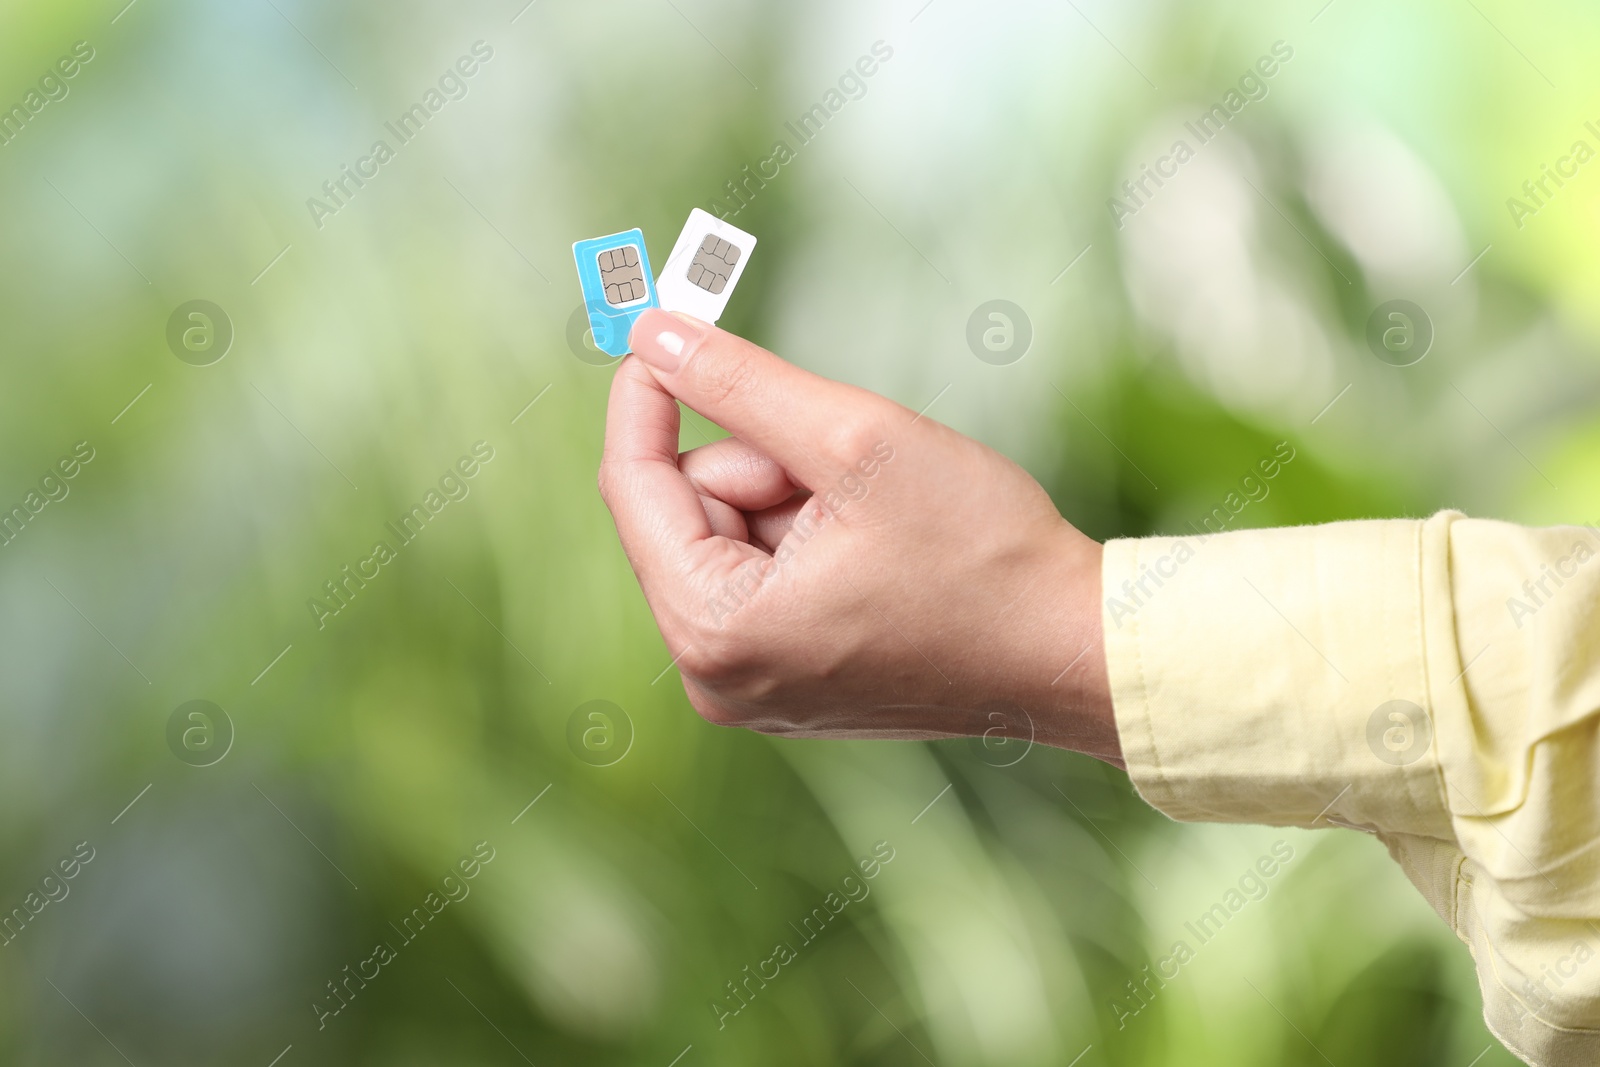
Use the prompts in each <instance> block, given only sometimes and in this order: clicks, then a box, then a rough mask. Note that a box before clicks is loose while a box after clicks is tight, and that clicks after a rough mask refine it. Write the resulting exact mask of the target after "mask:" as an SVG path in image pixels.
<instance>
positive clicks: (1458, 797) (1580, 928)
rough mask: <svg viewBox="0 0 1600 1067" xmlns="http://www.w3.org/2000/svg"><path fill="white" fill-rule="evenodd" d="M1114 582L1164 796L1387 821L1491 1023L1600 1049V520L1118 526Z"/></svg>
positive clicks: (1393, 850) (1555, 1064)
mask: <svg viewBox="0 0 1600 1067" xmlns="http://www.w3.org/2000/svg"><path fill="white" fill-rule="evenodd" d="M1591 561H1594V562H1591ZM1102 583H1103V592H1104V598H1105V600H1104V605H1103V610H1102V619H1103V624H1104V630H1105V641H1106V660H1107V666H1108V671H1109V675H1110V682H1111V690H1112V700H1113V704H1114V706H1115V710H1116V717H1117V729H1118V734H1119V736H1120V738H1121V742H1122V754H1123V758H1124V759H1125V760H1126V762H1127V767H1128V773H1129V775H1130V777H1131V778H1132V779H1133V782H1134V785H1135V787H1136V788H1137V789H1138V790H1139V793H1140V794H1141V795H1142V796H1143V797H1144V798H1145V799H1146V800H1147V801H1148V802H1149V803H1150V804H1152V805H1153V806H1154V807H1156V808H1158V809H1159V810H1161V811H1163V812H1165V813H1166V814H1167V815H1169V816H1171V817H1172V818H1174V819H1180V820H1187V821H1215V822H1251V823H1266V824H1271V825H1293V826H1301V827H1310V828H1315V827H1326V826H1330V825H1331V826H1349V827H1354V828H1358V829H1362V830H1367V831H1370V832H1373V833H1375V834H1377V835H1378V837H1379V838H1380V839H1382V840H1383V842H1384V843H1385V844H1386V845H1387V846H1388V848H1389V851H1390V854H1391V855H1392V856H1393V857H1394V859H1395V860H1396V861H1397V862H1398V863H1399V864H1400V866H1401V867H1402V869H1403V870H1404V871H1405V873H1406V874H1407V876H1409V877H1410V879H1411V881H1412V882H1413V884H1415V885H1416V887H1417V888H1418V889H1419V890H1420V891H1421V892H1422V894H1423V895H1424V897H1426V898H1427V900H1428V902H1429V903H1430V904H1431V905H1432V906H1433V908H1434V910H1435V911H1436V912H1437V913H1438V914H1439V915H1440V916H1441V917H1442V918H1443V919H1444V920H1445V921H1446V922H1448V923H1449V924H1450V926H1451V928H1452V930H1454V932H1455V933H1456V935H1457V936H1458V937H1459V938H1460V939H1461V940H1462V941H1463V942H1464V943H1465V944H1466V945H1467V946H1468V948H1469V949H1470V950H1471V952H1472V955H1473V960H1474V963H1475V965H1476V967H1477V971H1478V977H1479V985H1480V989H1481V991H1482V993H1483V999H1484V1017H1485V1020H1486V1022H1487V1024H1488V1026H1489V1028H1490V1030H1491V1031H1492V1032H1493V1033H1494V1034H1495V1035H1496V1036H1497V1037H1499V1038H1500V1039H1501V1041H1502V1042H1504V1043H1505V1045H1506V1046H1507V1047H1508V1048H1509V1049H1511V1051H1513V1052H1514V1053H1516V1054H1517V1055H1518V1056H1520V1057H1522V1058H1523V1059H1524V1060H1525V1061H1526V1062H1528V1063H1530V1064H1535V1065H1539V1067H1568V1065H1578V1064H1584V1065H1589V1064H1595V1063H1600V531H1596V530H1595V529H1594V528H1592V527H1576V526H1569V527H1554V528H1549V529H1538V530H1535V529H1529V528H1525V527H1519V526H1514V525H1511V524H1508V523H1499V522H1490V521H1485V520H1474V519H1467V518H1465V517H1463V516H1462V515H1460V514H1458V513H1456V512H1442V513H1440V514H1438V515H1435V516H1434V517H1433V518H1431V519H1428V520H1426V521H1421V520H1388V521H1372V522H1350V523H1336V524H1332V525H1327V526H1314V527H1294V528H1286V529H1272V530H1244V531H1236V532H1231V533H1225V534H1216V535H1211V536H1204V537H1199V536H1196V537H1183V538H1159V537H1158V538H1145V539H1140V540H1121V541H1112V542H1110V543H1108V544H1107V545H1106V546H1105V554H1104V563H1103V569H1102Z"/></svg>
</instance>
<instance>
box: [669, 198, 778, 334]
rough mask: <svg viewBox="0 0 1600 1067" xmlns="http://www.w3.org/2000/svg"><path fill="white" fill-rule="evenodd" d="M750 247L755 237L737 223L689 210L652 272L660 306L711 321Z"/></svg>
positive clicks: (716, 316)
mask: <svg viewBox="0 0 1600 1067" xmlns="http://www.w3.org/2000/svg"><path fill="white" fill-rule="evenodd" d="M755 247H756V239H755V238H754V237H751V236H750V235H749V234H747V233H745V232H744V231H743V230H741V229H739V227H737V226H734V225H732V224H731V223H727V222H723V221H722V220H721V219H719V218H717V217H716V216H714V215H711V214H710V213H708V212H705V211H701V210H700V209H699V208H695V209H694V210H693V211H691V212H689V221H688V222H686V223H684V226H683V232H682V233H680V234H679V235H678V243H677V244H675V245H673V246H672V255H670V256H668V257H667V263H666V266H664V267H662V268H661V273H660V274H659V275H658V276H657V277H656V296H657V297H658V298H659V299H660V301H661V308H662V310H663V311H682V312H684V313H685V314H689V315H693V316H694V317H695V318H697V319H700V320H701V321H702V322H711V323H714V322H716V321H717V320H718V319H719V318H721V317H722V310H723V309H724V308H726V307H727V306H728V298H729V297H730V296H732V295H733V287H734V286H735V285H738V284H739V276H740V275H741V274H743V273H744V268H745V264H746V263H749V262H750V253H751V252H753V251H755Z"/></svg>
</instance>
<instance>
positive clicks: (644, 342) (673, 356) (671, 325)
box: [630, 308, 709, 374]
mask: <svg viewBox="0 0 1600 1067" xmlns="http://www.w3.org/2000/svg"><path fill="white" fill-rule="evenodd" d="M707 329H709V327H707V326H706V324H705V323H703V322H701V321H700V320H699V319H696V318H694V317H692V316H689V315H681V314H679V313H677V312H673V313H671V314H668V313H667V312H664V311H660V310H658V309H655V308H652V309H651V310H649V311H646V312H645V313H644V314H643V315H640V316H639V319H638V321H637V322H635V323H634V324H633V334H632V337H631V338H630V340H631V341H632V343H633V352H634V355H636V356H638V357H639V358H640V359H642V360H644V361H645V362H646V363H648V364H649V365H650V366H652V367H654V368H655V369H656V370H659V371H665V372H667V373H669V374H670V373H671V372H673V371H675V370H677V369H678V367H679V366H681V365H682V363H683V359H684V355H685V353H687V352H688V351H689V349H690V348H691V347H692V346H693V345H694V343H695V342H696V341H698V340H699V339H700V338H701V337H702V336H703V335H704V333H705V331H706V330H707Z"/></svg>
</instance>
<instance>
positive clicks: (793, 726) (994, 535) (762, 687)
mask: <svg viewBox="0 0 1600 1067" xmlns="http://www.w3.org/2000/svg"><path fill="white" fill-rule="evenodd" d="M632 342H633V349H634V352H635V353H636V355H634V356H630V357H628V358H627V359H625V360H624V361H623V362H622V364H621V366H620V367H618V369H617V372H616V378H615V380H614V382H613V384H612V389H611V402H610V409H609V412H608V414H607V425H606V447H605V458H604V460H603V462H602V463H601V466H600V492H601V495H602V496H603V497H604V498H605V501H606V504H607V506H608V507H610V509H611V512H612V515H613V517H614V518H615V520H616V524H617V532H618V534H619V536H620V537H621V538H622V545H623V549H624V550H625V551H626V552H627V554H628V559H629V560H630V562H631V563H632V564H633V569H634V573H635V574H636V575H638V578H639V584H640V585H641V587H642V588H643V589H644V594H645V597H646V599H647V600H648V601H649V603H650V608H651V611H652V612H653V613H654V615H655V619H656V623H657V625H658V626H660V628H661V633H662V636H663V637H664V638H665V639H666V643H667V647H668V649H669V650H670V651H671V652H672V654H673V655H674V656H675V657H676V662H677V665H678V669H679V671H680V672H681V673H682V675H683V681H684V688H685V689H686V690H687V692H688V695H689V700H690V702H691V703H692V704H693V705H694V706H695V708H696V709H697V710H698V711H699V712H700V714H701V715H702V716H704V717H705V718H706V719H707V720H709V721H711V722H715V723H720V724H723V725H728V726H745V727H749V728H751V729H755V730H760V731H763V732H766V733H781V734H789V735H794V736H803V737H893V738H933V737H949V736H957V735H979V734H983V733H984V732H985V731H991V732H992V731H995V730H996V729H997V728H1001V729H1003V730H1004V731H1005V734H1006V735H1007V736H1008V737H1012V738H1016V737H1024V738H1026V737H1035V738H1036V739H1037V740H1039V741H1040V742H1043V743H1046V744H1051V745H1056V746H1058V747H1062V748H1071V749H1076V750H1079V751H1084V752H1088V753H1090V754H1091V755H1095V756H1098V757H1100V758H1102V759H1106V760H1108V761H1109V762H1113V763H1118V764H1119V765H1120V758H1119V757H1120V748H1119V746H1118V743H1117V733H1116V725H1115V722H1114V719H1113V716H1112V710H1111V699H1110V695H1109V691H1108V688H1107V682H1106V670H1105V652H1104V646H1103V642H1102V639H1101V631H1100V546H1099V545H1098V544H1097V543H1095V542H1094V541H1092V540H1090V539H1089V538H1087V537H1084V536H1083V535H1082V534H1080V533H1079V532H1078V531H1077V530H1075V529H1073V527H1072V526H1070V525H1068V524H1067V523H1066V522H1065V521H1064V520H1063V519H1062V518H1061V516H1060V515H1059V514H1057V512H1056V509H1055V507H1054V506H1053V505H1052V504H1051V502H1050V498H1049V497H1048V496H1047V495H1046V494H1045V492H1044V490H1043V489H1041V488H1040V487H1039V485H1038V483H1037V482H1035V481H1034V480H1033V479H1032V478H1031V477H1029V476H1028V474H1027V473H1026V472H1025V471H1023V470H1022V468H1020V467H1018V466H1017V465H1016V464H1015V463H1012V462H1011V461H1010V460H1008V459H1006V458H1005V457H1003V456H1001V455H1000V454H999V453H997V452H995V451H993V450H992V449H989V448H987V447H985V446H983V445H981V444H978V443H977V442H976V441H973V440H971V439H969V438H966V437H963V436H962V435H960V434H958V433H956V432H955V431H953V430H951V429H949V428H947V427H945V426H941V425H940V424H939V423H936V422H934V421H933V420H931V419H928V418H923V417H918V416H917V415H916V414H915V413H914V412H911V411H909V410H907V409H906V408H903V407H901V406H900V405H899V404H896V403H894V402H893V401H890V400H887V399H885V398H883V397H880V396H877V395H876V394H874V393H870V392H867V391H866V390H863V389H858V388H855V387H854V386H849V385H843V384H840V383H837V382H832V381H829V380H827V379H825V378H821V377H818V376H816V375H814V374H810V373H808V372H806V371H803V370H800V369H799V368H797V367H794V366H791V365H790V364H788V363H785V362H784V361H783V360H781V359H779V358H778V357H777V356H774V355H773V354H772V353H770V352H767V351H765V350H764V349H761V348H758V347H756V346H755V345H753V344H750V343H749V342H747V341H744V340H742V339H740V338H738V337H735V336H733V335H732V334H729V333H726V332H724V331H722V330H719V329H716V328H715V327H713V326H709V325H707V324H705V323H702V322H699V321H698V320H694V319H690V318H688V317H687V316H677V315H669V314H667V313H665V312H661V311H654V310H653V311H648V312H646V313H645V314H644V315H642V316H640V318H639V320H638V322H637V323H636V324H635V325H634V329H633V334H632ZM679 400H681V401H683V403H685V404H687V405H688V406H689V407H691V408H693V409H694V410H695V411H697V412H699V413H700V414H701V415H704V416H705V417H706V418H708V419H710V420H711V421H713V422H715V423H717V424H718V425H720V426H723V427H725V428H726V429H727V430H728V431H729V432H730V433H731V434H732V435H733V436H732V437H731V438H729V439H726V440H723V441H718V442H716V443H715V444H711V445H707V446H705V447H703V448H697V449H694V450H692V451H689V452H685V453H683V454H682V455H680V454H679V453H678V422H679V420H678V405H677V401H679Z"/></svg>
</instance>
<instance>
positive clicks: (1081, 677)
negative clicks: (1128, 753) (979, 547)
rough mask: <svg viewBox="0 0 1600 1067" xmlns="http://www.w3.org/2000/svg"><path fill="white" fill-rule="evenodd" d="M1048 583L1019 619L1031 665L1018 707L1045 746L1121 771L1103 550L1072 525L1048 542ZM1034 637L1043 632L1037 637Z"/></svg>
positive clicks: (1045, 563) (1044, 570)
mask: <svg viewBox="0 0 1600 1067" xmlns="http://www.w3.org/2000/svg"><path fill="white" fill-rule="evenodd" d="M1047 542H1048V543H1047V544H1046V546H1045V548H1044V556H1043V558H1042V559H1041V560H1040V566H1041V571H1042V573H1043V574H1044V575H1045V580H1044V581H1042V582H1040V583H1039V584H1040V587H1041V589H1042V591H1043V595H1042V596H1041V597H1036V598H1034V610H1033V611H1032V612H1031V613H1021V614H1019V616H1018V617H1017V619H1016V622H1017V625H1018V627H1019V628H1021V627H1026V629H1027V631H1028V633H1027V636H1024V635H1023V634H1022V633H1018V634H1017V635H1016V636H1017V637H1018V638H1019V645H1020V646H1021V647H1024V648H1026V649H1028V650H1029V657H1028V658H1029V660H1030V662H1028V663H1026V664H1025V665H1023V667H1022V669H1021V671H1020V672H1019V677H1020V679H1021V684H1020V685H1019V687H1018V690H1017V693H1016V695H1015V700H1016V702H1017V703H1018V704H1019V705H1020V706H1021V707H1023V708H1025V709H1027V711H1028V713H1029V715H1030V716H1031V717H1032V719H1033V724H1034V738H1035V740H1036V741H1038V742H1039V743H1040V744H1046V745H1051V746H1053V747H1055V748H1065V749H1069V750H1071V751H1074V752H1083V753H1085V754H1087V755H1090V756H1094V757H1095V758H1097V759H1101V760H1104V761H1106V762H1107V763H1111V764H1114V765H1115V766H1118V767H1121V766H1122V746H1121V744H1120V743H1119V741H1118V738H1117V723H1116V715H1115V713H1114V711H1113V708H1112V703H1111V683H1110V678H1109V675H1108V672H1107V669H1106V649H1105V635H1104V631H1103V629H1102V627H1101V611H1100V605H1101V563H1102V559H1103V556H1104V550H1103V548H1102V547H1101V545H1100V543H1099V542H1098V541H1095V540H1093V539H1091V538H1088V537H1085V536H1084V535H1083V534H1081V533H1079V532H1078V531H1077V530H1076V529H1074V528H1073V527H1072V526H1070V525H1068V524H1067V523H1066V522H1062V523H1061V528H1060V530H1058V531H1056V532H1055V535H1054V536H1052V537H1050V538H1048V539H1047ZM1033 635H1039V636H1037V637H1035V636H1033Z"/></svg>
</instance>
